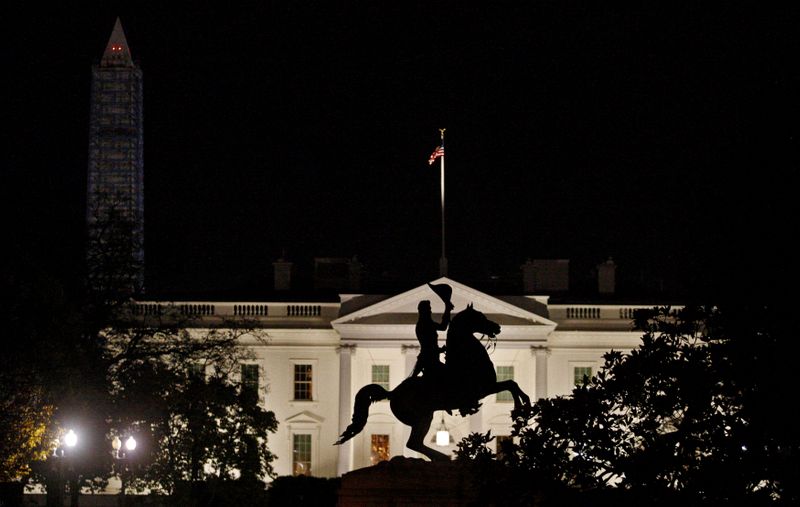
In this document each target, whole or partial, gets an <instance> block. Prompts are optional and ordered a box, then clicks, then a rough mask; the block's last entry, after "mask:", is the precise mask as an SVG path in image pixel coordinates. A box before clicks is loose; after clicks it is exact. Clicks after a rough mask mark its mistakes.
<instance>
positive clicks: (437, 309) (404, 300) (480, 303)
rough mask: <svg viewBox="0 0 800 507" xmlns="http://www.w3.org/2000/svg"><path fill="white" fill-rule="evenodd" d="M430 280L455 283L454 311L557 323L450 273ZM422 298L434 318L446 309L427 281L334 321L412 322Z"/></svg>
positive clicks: (505, 320) (505, 322) (503, 320)
mask: <svg viewBox="0 0 800 507" xmlns="http://www.w3.org/2000/svg"><path fill="white" fill-rule="evenodd" d="M430 283H431V284H433V285H437V284H448V285H450V286H451V287H452V289H453V293H452V299H451V301H452V303H453V305H454V306H455V309H454V310H453V313H458V312H459V311H461V310H463V309H464V308H466V307H467V305H470V304H471V305H473V306H474V308H475V309H476V310H478V311H480V312H483V313H484V314H486V316H487V317H489V318H491V319H492V320H495V321H496V322H498V323H499V324H500V325H501V326H526V327H528V326H544V327H548V328H553V329H554V328H555V326H556V323H555V322H553V321H551V320H549V319H547V318H545V317H543V316H541V315H538V314H536V313H534V312H531V311H530V310H529V309H526V308H522V307H520V306H518V305H514V304H511V303H509V302H508V301H504V300H502V299H499V298H496V297H494V296H490V295H488V294H485V293H483V292H481V291H479V290H476V289H474V288H472V287H469V286H467V285H464V284H461V283H459V282H457V281H455V280H451V279H449V278H447V277H442V278H439V279H437V280H433V281H431V282H430ZM422 300H428V301H430V302H431V308H432V309H433V313H434V316H435V318H438V317H439V316H440V315H441V314H442V313H443V312H444V302H443V301H442V300H441V299H440V298H439V296H437V295H436V293H435V292H433V291H432V290H431V288H430V287H429V286H428V284H424V285H420V286H419V287H415V288H413V289H411V290H408V291H406V292H403V293H401V294H397V295H396V296H392V297H389V298H386V299H383V300H380V301H377V302H375V303H372V304H368V305H366V306H363V307H361V308H359V309H358V310H356V311H353V312H351V313H348V314H345V315H342V316H341V317H339V318H338V319H336V320H334V321H333V322H332V323H331V324H332V325H333V327H334V328H335V329H337V330H339V331H340V333H341V331H342V330H344V328H345V327H351V326H353V325H368V326H413V325H414V323H415V322H416V319H417V304H419V302H420V301H422Z"/></svg>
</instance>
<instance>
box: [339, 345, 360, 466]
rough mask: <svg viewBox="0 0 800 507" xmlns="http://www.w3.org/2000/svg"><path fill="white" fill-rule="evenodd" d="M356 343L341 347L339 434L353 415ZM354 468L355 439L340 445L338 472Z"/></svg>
mask: <svg viewBox="0 0 800 507" xmlns="http://www.w3.org/2000/svg"><path fill="white" fill-rule="evenodd" d="M355 348H356V346H355V345H341V346H340V347H339V434H340V435H341V434H342V433H343V432H344V430H345V428H347V426H348V425H349V424H350V419H351V418H352V417H353V402H354V401H355V400H354V399H353V395H352V391H353V389H352V385H353V380H352V378H353V367H352V365H353V352H355ZM352 469H353V440H352V439H351V440H348V441H347V442H345V443H343V444H341V445H340V446H339V459H338V462H337V466H336V474H337V475H339V476H342V475H343V474H346V473H347V472H349V471H351V470H352Z"/></svg>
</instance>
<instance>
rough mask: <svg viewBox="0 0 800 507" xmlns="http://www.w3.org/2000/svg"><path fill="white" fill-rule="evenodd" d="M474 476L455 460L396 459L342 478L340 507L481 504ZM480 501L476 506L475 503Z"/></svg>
mask: <svg viewBox="0 0 800 507" xmlns="http://www.w3.org/2000/svg"><path fill="white" fill-rule="evenodd" d="M476 479H478V478H477V477H475V474H474V473H473V472H470V471H469V470H468V468H466V467H464V466H463V465H462V464H459V463H456V462H454V461H450V462H433V461H427V460H424V459H417V458H405V457H403V456H395V457H394V458H392V459H391V461H384V462H381V463H379V464H377V465H375V466H371V467H367V468H361V469H359V470H353V471H352V472H349V473H346V474H344V475H343V476H342V483H341V487H340V488H339V503H338V507H367V506H369V507H378V506H384V505H386V506H389V505H391V506H392V507H401V506H412V505H414V506H419V505H436V506H437V507H454V506H466V505H479V504H480V503H479V502H477V500H478V491H479V490H480V489H481V488H479V487H477V485H476V482H475V481H476ZM476 502H477V503H476Z"/></svg>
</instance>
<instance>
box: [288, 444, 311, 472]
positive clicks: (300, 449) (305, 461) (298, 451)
mask: <svg viewBox="0 0 800 507" xmlns="http://www.w3.org/2000/svg"><path fill="white" fill-rule="evenodd" d="M292 475H311V435H308V434H301V435H293V436H292Z"/></svg>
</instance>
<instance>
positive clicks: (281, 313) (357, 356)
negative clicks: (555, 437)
mask: <svg viewBox="0 0 800 507" xmlns="http://www.w3.org/2000/svg"><path fill="white" fill-rule="evenodd" d="M431 283H433V284H439V283H446V284H449V285H450V286H451V287H452V288H453V295H452V302H453V304H454V305H455V310H454V313H458V312H459V311H460V310H462V309H464V308H465V307H466V306H467V305H468V304H473V305H474V308H475V309H476V310H478V311H481V312H483V313H484V314H486V315H487V317H488V318H489V319H491V320H493V321H495V322H497V323H499V324H500V325H501V327H502V330H501V333H500V334H499V335H498V337H497V342H496V345H495V346H494V349H493V350H492V351H491V354H490V357H491V359H492V361H493V363H494V364H495V367H496V368H498V367H500V368H501V369H502V372H503V373H504V374H506V375H513V378H514V380H515V381H516V382H517V383H518V384H519V386H520V387H521V388H522V390H523V391H525V392H526V393H528V395H530V396H531V398H533V399H538V398H541V397H552V396H557V395H567V394H569V393H570V392H571V390H572V388H573V386H574V385H575V379H576V375H577V376H578V378H580V375H581V374H583V373H587V372H589V371H591V372H596V371H597V369H598V368H599V367H600V366H601V365H602V364H603V359H602V356H603V354H604V353H605V352H607V351H609V350H611V349H614V350H619V351H623V352H626V351H629V350H631V349H632V348H635V347H636V346H638V345H639V343H640V339H641V332H638V331H634V330H633V325H632V315H633V310H634V309H636V308H646V307H649V306H648V305H642V306H631V305H611V304H602V305H570V304H558V305H553V304H550V303H549V298H548V297H547V296H513V297H503V296H490V295H488V294H485V293H482V292H479V291H477V290H475V289H472V288H470V287H467V286H465V285H462V284H460V283H458V282H457V281H454V280H451V279H448V278H440V279H438V280H434V281H432V282H431ZM423 299H426V300H429V301H430V302H431V305H432V307H433V312H434V319H438V318H439V317H440V315H441V313H442V311H443V310H444V305H443V303H442V301H441V300H439V298H438V297H437V296H436V294H434V293H433V292H432V291H431V290H430V288H429V287H428V286H427V285H422V286H420V287H417V288H415V289H412V290H410V291H407V292H404V293H402V294H398V295H395V296H375V295H342V296H341V297H340V302H339V303H313V302H312V303H308V302H302V303H291V302H290V303H286V302H263V301H262V302H202V303H201V302H141V303H139V305H141V308H147V307H150V308H152V306H153V305H166V304H170V305H176V306H178V307H179V308H180V307H181V305H184V308H185V309H186V310H185V311H186V313H188V314H195V315H199V316H200V318H201V319H202V320H203V321H208V322H214V320H221V319H223V318H225V317H231V316H234V315H244V316H248V317H249V318H252V319H255V320H257V321H258V323H259V325H260V326H261V328H262V329H263V331H265V332H266V335H267V340H266V343H265V344H251V346H252V347H253V351H254V357H253V358H252V360H251V361H250V362H252V363H253V364H257V365H258V366H259V376H258V379H259V385H260V388H261V393H262V396H261V402H262V403H264V405H265V407H266V408H268V409H269V410H272V411H273V412H275V415H276V417H277V419H278V422H279V427H278V431H277V433H276V434H275V435H272V436H271V437H270V442H269V447H270V449H271V450H272V452H273V453H274V454H275V455H276V456H277V457H278V459H277V460H276V462H274V463H273V465H274V467H275V471H276V472H277V473H278V475H291V474H292V473H294V472H295V471H298V470H301V471H305V472H308V467H309V466H310V474H311V475H314V476H319V477H333V476H337V475H341V474H343V473H346V472H348V471H350V470H354V469H357V468H361V467H365V466H369V465H371V464H372V461H371V453H372V444H373V435H376V437H375V438H376V439H378V440H376V441H377V442H382V443H386V436H388V445H389V449H388V454H389V455H390V456H396V455H405V456H409V457H421V456H419V455H418V454H417V453H415V452H413V451H409V450H408V449H406V448H405V441H406V439H407V438H408V428H407V427H406V426H404V425H403V424H402V423H400V422H399V421H397V420H396V419H395V418H394V416H393V415H392V413H391V411H390V410H389V404H388V402H386V401H383V402H378V403H375V404H374V405H372V407H370V415H369V419H368V422H367V425H366V426H365V428H364V430H363V431H362V432H361V433H359V434H358V435H357V436H356V437H354V438H353V439H351V440H350V441H348V442H346V443H345V444H343V445H341V446H335V445H333V443H334V442H335V441H336V439H337V437H338V435H339V434H340V433H341V432H342V431H343V430H344V428H345V427H346V426H347V425H348V424H349V423H350V419H351V415H352V409H353V401H354V397H355V394H356V392H357V391H358V390H359V389H361V388H362V387H363V386H365V385H367V384H370V383H373V382H381V381H388V386H389V388H390V389H391V388H394V387H396V386H397V385H398V384H399V383H400V382H402V381H403V379H405V378H406V377H407V376H408V375H409V374H410V373H411V370H412V368H413V366H414V363H415V361H416V356H417V353H418V348H417V345H418V344H417V339H416V336H415V332H414V325H415V323H416V320H417V303H419V301H421V300H423ZM440 339H441V340H442V342H441V343H442V344H444V339H445V333H444V332H442V333H440ZM587 368H589V370H587ZM309 373H310V379H309V378H308V377H309V375H308V374H309ZM298 379H299V380H298ZM298 398H301V399H298ZM302 398H306V399H302ZM496 398H497V397H496V396H490V397H487V398H485V399H484V400H483V406H482V408H481V410H480V411H479V412H478V413H477V414H475V415H472V416H469V417H466V418H464V417H460V416H458V415H457V413H454V415H452V416H451V415H447V414H446V413H443V412H437V413H436V415H435V416H434V421H433V423H432V425H431V430H430V433H429V435H428V437H426V444H427V445H430V446H434V444H433V443H431V439H432V438H433V436H434V435H435V432H436V430H437V428H438V426H439V425H440V424H441V421H442V418H443V419H444V423H445V426H446V427H447V429H448V430H449V431H450V433H451V435H452V437H453V440H454V443H452V444H450V446H449V447H447V448H443V447H436V448H437V449H439V450H443V451H444V452H447V451H448V450H449V451H453V450H454V449H455V448H456V445H455V442H458V441H459V440H460V439H461V438H462V437H464V436H466V435H468V434H469V433H471V432H475V431H477V432H486V431H488V430H491V431H492V435H495V436H497V435H501V436H502V435H508V434H509V433H510V424H511V419H510V411H511V408H512V406H513V404H512V403H511V402H510V401H505V400H504V399H502V398H503V397H502V396H500V398H501V399H500V400H497V399H496ZM309 447H310V449H309ZM309 451H310V452H309ZM293 456H300V458H299V459H298V463H294V460H293Z"/></svg>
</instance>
